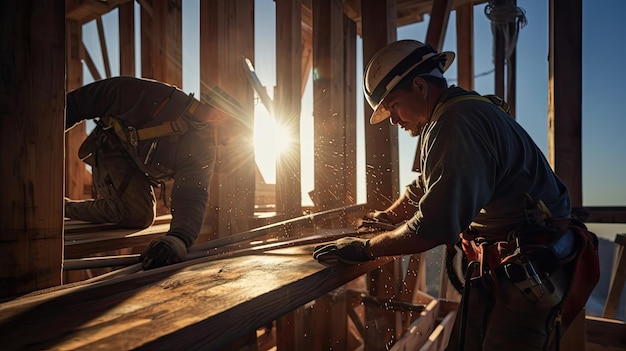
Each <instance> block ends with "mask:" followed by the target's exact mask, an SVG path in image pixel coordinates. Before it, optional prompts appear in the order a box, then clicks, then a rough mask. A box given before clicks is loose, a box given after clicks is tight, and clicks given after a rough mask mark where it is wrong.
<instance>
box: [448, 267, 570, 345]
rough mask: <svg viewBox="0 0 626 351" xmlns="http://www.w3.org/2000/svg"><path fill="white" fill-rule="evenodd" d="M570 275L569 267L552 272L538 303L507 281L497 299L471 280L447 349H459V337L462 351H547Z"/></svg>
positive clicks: (504, 281) (491, 291)
mask: <svg viewBox="0 0 626 351" xmlns="http://www.w3.org/2000/svg"><path fill="white" fill-rule="evenodd" d="M570 274H571V273H570V272H569V268H568V267H560V268H558V269H557V270H556V271H555V272H553V274H551V276H550V281H549V282H548V281H544V283H545V284H544V285H545V289H546V295H545V296H544V298H542V299H541V300H540V301H539V302H537V301H530V300H529V299H528V298H527V296H525V294H524V293H522V291H521V290H520V289H518V288H517V287H516V286H515V285H514V284H513V283H512V282H511V281H509V280H506V279H500V284H499V289H501V294H498V296H501V297H498V298H496V297H495V296H496V295H495V294H494V292H493V289H486V288H485V287H484V286H483V284H482V282H481V281H480V280H479V279H478V280H476V281H473V282H472V286H471V287H470V294H469V299H468V301H464V300H463V301H461V306H460V307H459V312H458V314H457V318H456V321H455V324H454V327H453V329H452V335H451V336H450V342H449V344H448V348H447V350H448V351H454V350H458V346H459V339H460V338H463V340H464V347H465V348H464V350H465V351H476V350H493V351H496V350H506V351H518V350H519V351H523V350H524V351H526V350H538V351H545V350H550V349H551V346H553V345H552V344H553V339H554V337H555V335H554V334H555V333H554V331H555V329H554V325H555V318H556V315H557V310H558V308H559V304H560V302H561V299H562V298H563V293H564V291H565V289H566V288H567V286H568V284H569V280H570ZM466 303H467V304H469V305H468V306H467V307H468V309H467V315H466V316H465V321H466V328H465V333H464V334H465V335H464V336H460V335H459V332H460V330H459V329H460V322H461V317H462V316H461V311H462V309H463V304H466Z"/></svg>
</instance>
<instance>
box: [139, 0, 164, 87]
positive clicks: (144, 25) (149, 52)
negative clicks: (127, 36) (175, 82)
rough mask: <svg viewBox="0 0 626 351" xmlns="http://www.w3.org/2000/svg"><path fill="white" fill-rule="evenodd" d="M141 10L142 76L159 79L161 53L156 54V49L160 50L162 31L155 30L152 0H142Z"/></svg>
mask: <svg viewBox="0 0 626 351" xmlns="http://www.w3.org/2000/svg"><path fill="white" fill-rule="evenodd" d="M139 4H140V5H141V11H140V20H139V25H140V31H141V33H140V34H141V35H140V45H141V77H143V78H151V79H157V80H158V79H159V78H160V77H159V76H158V75H159V73H160V72H161V70H160V66H159V60H158V58H159V55H155V50H159V49H160V47H159V45H160V43H161V38H160V32H158V31H155V30H154V27H155V24H154V21H156V18H155V17H154V12H153V9H152V0H142V1H140V2H139Z"/></svg>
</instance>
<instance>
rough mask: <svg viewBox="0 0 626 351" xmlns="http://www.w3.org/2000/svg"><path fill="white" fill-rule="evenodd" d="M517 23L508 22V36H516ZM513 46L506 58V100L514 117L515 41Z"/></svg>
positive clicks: (515, 82) (514, 1)
mask: <svg viewBox="0 0 626 351" xmlns="http://www.w3.org/2000/svg"><path fill="white" fill-rule="evenodd" d="M512 1H513V5H514V6H517V0H512ZM516 31H517V24H516V23H511V24H509V32H508V36H509V38H513V37H515V36H516V33H515V32H516ZM513 44H514V45H515V46H514V47H513V48H511V53H510V55H511V56H510V57H507V60H506V102H507V103H508V104H509V108H510V110H509V114H511V116H512V117H513V118H515V105H516V101H517V99H516V98H517V41H516V42H515V43H513Z"/></svg>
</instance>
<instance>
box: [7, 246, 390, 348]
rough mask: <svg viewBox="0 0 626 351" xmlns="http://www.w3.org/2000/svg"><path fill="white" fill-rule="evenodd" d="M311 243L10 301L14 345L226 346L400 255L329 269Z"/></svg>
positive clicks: (9, 339) (10, 331)
mask: <svg viewBox="0 0 626 351" xmlns="http://www.w3.org/2000/svg"><path fill="white" fill-rule="evenodd" d="M311 252H312V247H311V246H298V247H292V248H287V249H281V250H275V251H268V252H265V253H258V254H248V255H245V256H241V257H230V258H224V259H220V260H212V261H211V260H208V259H207V258H201V259H196V260H192V261H188V262H183V263H181V264H177V265H172V266H168V267H163V268H159V269H155V270H152V271H147V272H143V271H142V272H138V273H136V274H133V275H130V276H126V277H120V278H112V279H109V280H106V281H100V282H94V283H90V284H86V285H78V286H74V287H71V288H68V289H60V290H57V291H52V292H48V293H43V294H31V295H30V296H26V297H22V298H17V299H15V300H13V301H8V302H5V303H2V304H0V329H1V330H2V331H3V332H2V333H1V335H0V344H1V345H3V349H5V350H17V349H19V350H41V349H47V350H50V349H52V350H54V349H81V348H82V349H110V350H128V349H140V350H153V349H185V350H219V349H223V348H224V347H227V346H229V345H230V344H231V343H233V342H235V341H237V340H239V339H240V338H242V337H244V336H246V335H248V334H249V333H252V332H254V331H256V330H257V329H258V328H261V327H263V326H264V325H266V324H267V323H270V322H272V321H274V320H276V319H277V318H279V317H281V316H283V315H285V314H287V313H288V312H290V311H292V310H294V309H296V308H298V307H300V306H303V305H305V304H306V303H308V302H310V301H313V300H315V299H317V298H319V297H321V296H323V295H324V294H326V293H328V292H330V291H332V290H334V289H336V288H338V287H340V286H342V285H344V284H345V283H347V282H349V281H351V280H353V279H355V278H357V277H359V276H361V275H363V274H365V273H367V272H368V271H371V270H373V269H376V268H377V267H379V266H380V265H382V264H384V263H387V262H390V261H391V260H393V258H390V257H387V258H380V259H378V260H377V261H371V262H367V263H363V264H359V265H356V266H348V265H336V266H332V267H324V266H322V265H320V264H319V263H318V262H317V261H315V260H314V259H313V258H312V257H311Z"/></svg>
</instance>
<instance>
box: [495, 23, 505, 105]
mask: <svg viewBox="0 0 626 351" xmlns="http://www.w3.org/2000/svg"><path fill="white" fill-rule="evenodd" d="M492 26H493V24H492ZM492 28H495V29H494V32H493V41H494V45H493V65H494V74H493V79H494V91H495V94H496V95H497V96H499V97H501V98H503V99H504V98H505V97H506V95H505V91H504V78H505V77H504V60H505V58H504V56H505V55H504V51H505V50H506V48H505V45H504V34H502V30H500V29H499V28H497V27H492Z"/></svg>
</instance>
